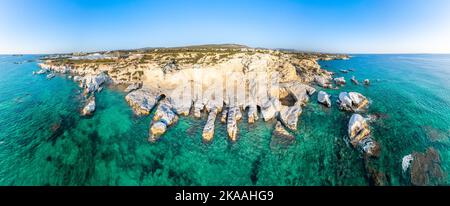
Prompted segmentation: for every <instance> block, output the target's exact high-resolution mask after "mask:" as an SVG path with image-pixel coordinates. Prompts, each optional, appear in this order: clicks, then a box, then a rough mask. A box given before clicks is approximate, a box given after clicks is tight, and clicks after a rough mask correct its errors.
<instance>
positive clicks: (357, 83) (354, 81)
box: [350, 76, 359, 85]
mask: <svg viewBox="0 0 450 206" xmlns="http://www.w3.org/2000/svg"><path fill="white" fill-rule="evenodd" d="M350 80H351V81H352V82H353V84H356V85H359V82H358V80H357V79H356V78H355V76H352V78H351V79H350Z"/></svg>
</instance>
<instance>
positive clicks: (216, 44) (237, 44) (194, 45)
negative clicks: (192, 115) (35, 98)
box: [0, 43, 450, 55]
mask: <svg viewBox="0 0 450 206" xmlns="http://www.w3.org/2000/svg"><path fill="white" fill-rule="evenodd" d="M218 45H236V46H241V47H242V48H251V49H268V50H292V51H296V52H305V53H323V54H347V55H352V54H354V55H358V54H374V55H375V54H386V55H388V54H436V55H438V54H450V51H448V52H447V51H446V52H389V51H388V52H330V51H320V50H316V51H313V50H302V49H295V48H270V47H258V46H249V45H246V44H239V43H211V44H190V45H178V46H168V47H164V46H146V47H139V48H117V49H98V50H90V51H89V50H86V51H66V52H49V53H45V52H44V53H38V52H30V53H28V52H12V53H6V52H1V51H0V55H52V54H72V53H77V52H83V53H96V52H107V51H130V50H142V49H172V48H187V47H196V46H218ZM236 48H239V47H236Z"/></svg>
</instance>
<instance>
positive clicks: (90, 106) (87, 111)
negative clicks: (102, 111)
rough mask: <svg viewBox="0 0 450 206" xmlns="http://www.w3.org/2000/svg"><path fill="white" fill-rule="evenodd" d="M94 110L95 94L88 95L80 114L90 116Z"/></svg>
mask: <svg viewBox="0 0 450 206" xmlns="http://www.w3.org/2000/svg"><path fill="white" fill-rule="evenodd" d="M94 111H95V96H92V97H90V98H89V99H88V100H87V103H86V105H85V106H84V107H83V109H82V110H81V115H82V116H91V115H92V114H93V113H94Z"/></svg>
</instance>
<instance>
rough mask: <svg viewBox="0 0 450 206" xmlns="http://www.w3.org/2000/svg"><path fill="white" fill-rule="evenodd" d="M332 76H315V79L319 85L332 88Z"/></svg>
mask: <svg viewBox="0 0 450 206" xmlns="http://www.w3.org/2000/svg"><path fill="white" fill-rule="evenodd" d="M330 79H331V77H323V76H315V77H314V81H315V82H316V83H317V85H319V86H321V87H323V88H332V87H333V85H331V82H330Z"/></svg>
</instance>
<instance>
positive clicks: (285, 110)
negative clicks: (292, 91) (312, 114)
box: [280, 102, 302, 130]
mask: <svg viewBox="0 0 450 206" xmlns="http://www.w3.org/2000/svg"><path fill="white" fill-rule="evenodd" d="M301 113H302V107H301V106H300V103H299V102H298V103H296V104H294V105H293V106H284V105H282V106H281V109H280V120H281V122H282V123H283V124H284V125H286V127H288V128H289V129H291V130H297V122H298V117H299V116H300V114H301Z"/></svg>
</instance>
